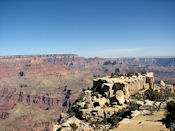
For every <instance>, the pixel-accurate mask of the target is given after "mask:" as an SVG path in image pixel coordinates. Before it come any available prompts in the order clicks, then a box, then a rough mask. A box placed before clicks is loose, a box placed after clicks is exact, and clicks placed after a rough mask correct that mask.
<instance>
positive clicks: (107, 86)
mask: <svg viewBox="0 0 175 131" xmlns="http://www.w3.org/2000/svg"><path fill="white" fill-rule="evenodd" d="M112 86H113V84H112V83H103V84H102V86H101V91H103V92H107V91H109V90H111V89H112Z"/></svg>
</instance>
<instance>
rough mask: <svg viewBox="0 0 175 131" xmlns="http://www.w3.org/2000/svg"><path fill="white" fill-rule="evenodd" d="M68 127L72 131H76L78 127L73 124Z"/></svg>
mask: <svg viewBox="0 0 175 131" xmlns="http://www.w3.org/2000/svg"><path fill="white" fill-rule="evenodd" d="M70 127H71V128H72V130H73V131H76V129H78V126H77V125H76V124H75V123H72V124H70Z"/></svg>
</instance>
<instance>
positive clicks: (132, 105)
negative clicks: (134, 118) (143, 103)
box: [128, 102, 139, 111]
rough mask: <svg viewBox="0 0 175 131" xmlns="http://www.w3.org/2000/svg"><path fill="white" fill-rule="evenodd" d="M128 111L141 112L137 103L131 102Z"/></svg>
mask: <svg viewBox="0 0 175 131" xmlns="http://www.w3.org/2000/svg"><path fill="white" fill-rule="evenodd" d="M128 109H129V110H130V111H135V110H139V105H138V104H137V103H136V102H129V103H128Z"/></svg>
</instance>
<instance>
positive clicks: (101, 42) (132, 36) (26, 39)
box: [0, 0, 175, 57]
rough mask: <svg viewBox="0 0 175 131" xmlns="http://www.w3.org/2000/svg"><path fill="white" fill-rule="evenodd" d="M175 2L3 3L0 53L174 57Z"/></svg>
mask: <svg viewBox="0 0 175 131" xmlns="http://www.w3.org/2000/svg"><path fill="white" fill-rule="evenodd" d="M174 50H175V0H0V55H1V56H3V55H24V54H78V55H80V56H84V57H95V56H97V57H134V56H136V57H143V56H175V51H174Z"/></svg>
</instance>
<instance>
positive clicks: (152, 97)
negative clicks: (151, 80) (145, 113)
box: [144, 88, 160, 101]
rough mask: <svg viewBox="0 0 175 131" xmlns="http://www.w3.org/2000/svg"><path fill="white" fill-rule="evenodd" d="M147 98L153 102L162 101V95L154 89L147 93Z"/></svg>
mask: <svg viewBox="0 0 175 131" xmlns="http://www.w3.org/2000/svg"><path fill="white" fill-rule="evenodd" d="M144 95H145V98H146V99H149V100H151V101H158V100H160V93H159V92H157V91H154V90H153V89H152V88H149V89H148V90H146V91H145V94H144Z"/></svg>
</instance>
